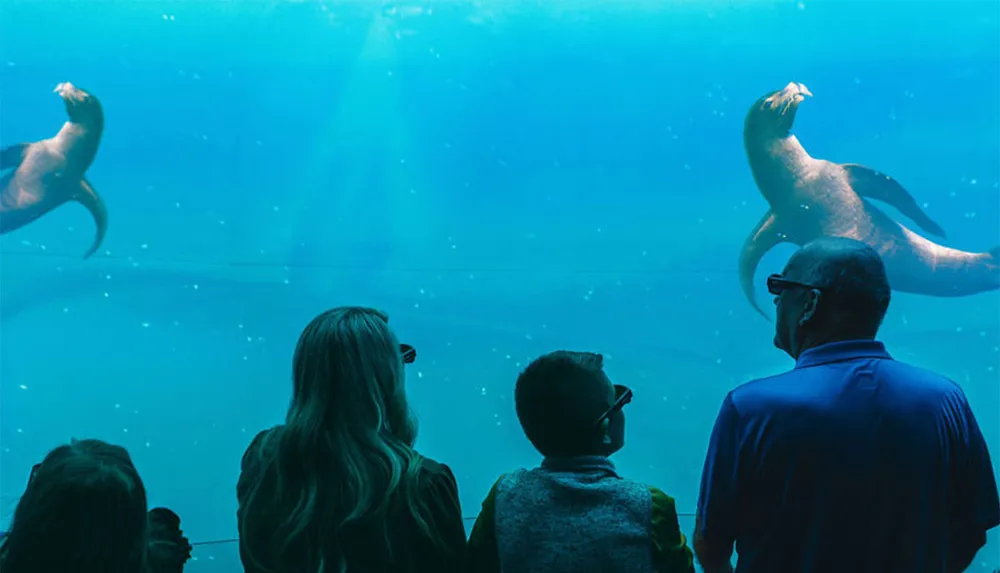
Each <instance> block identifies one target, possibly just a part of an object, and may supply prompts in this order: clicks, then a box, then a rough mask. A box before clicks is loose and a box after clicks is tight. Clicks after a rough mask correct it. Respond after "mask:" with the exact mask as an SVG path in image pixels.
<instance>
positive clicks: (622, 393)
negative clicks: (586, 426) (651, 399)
mask: <svg viewBox="0 0 1000 573" xmlns="http://www.w3.org/2000/svg"><path fill="white" fill-rule="evenodd" d="M631 401H632V389H631V388H629V387H627V386H620V385H618V384H615V403H614V404H613V405H612V406H611V407H610V408H608V409H607V410H605V411H604V413H603V414H601V417H600V418H598V419H597V420H594V425H595V426H598V425H600V424H601V423H602V422H604V420H607V419H608V418H610V417H611V416H612V415H613V414H614V413H615V412H619V411H621V409H622V408H624V407H625V405H626V404H628V403H629V402H631Z"/></svg>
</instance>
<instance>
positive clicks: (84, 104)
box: [53, 82, 104, 124]
mask: <svg viewBox="0 0 1000 573" xmlns="http://www.w3.org/2000/svg"><path fill="white" fill-rule="evenodd" d="M53 91H54V92H55V93H57V94H59V97H61V98H62V99H63V103H65V104H66V115H68V116H69V120H70V121H72V122H73V123H82V124H95V123H97V124H103V122H104V111H103V110H102V109H101V102H100V100H98V99H97V97H96V96H93V95H91V94H90V93H88V92H87V91H86V90H82V89H80V88H78V87H76V86H74V85H73V84H71V83H69V82H63V83H61V84H59V85H57V86H56V89H55V90H53Z"/></svg>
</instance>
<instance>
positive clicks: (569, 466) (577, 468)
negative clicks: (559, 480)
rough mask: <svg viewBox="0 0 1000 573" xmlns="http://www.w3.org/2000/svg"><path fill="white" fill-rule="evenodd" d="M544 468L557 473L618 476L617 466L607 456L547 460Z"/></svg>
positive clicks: (543, 461) (544, 461)
mask: <svg viewBox="0 0 1000 573" xmlns="http://www.w3.org/2000/svg"><path fill="white" fill-rule="evenodd" d="M542 468H543V469H546V470H549V471H555V472H585V473H592V472H593V473H606V474H609V475H613V476H617V475H618V474H617V472H616V471H615V464H614V463H612V462H611V460H610V459H608V458H607V457H605V456H573V457H569V458H545V459H544V460H542Z"/></svg>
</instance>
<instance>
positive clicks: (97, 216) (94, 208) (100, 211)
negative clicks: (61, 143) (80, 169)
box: [73, 179, 108, 259]
mask: <svg viewBox="0 0 1000 573" xmlns="http://www.w3.org/2000/svg"><path fill="white" fill-rule="evenodd" d="M73 199H75V200H76V201H79V202H80V204H81V205H83V206H84V207H86V208H87V210H88V211H90V215H91V216H92V217H93V218H94V225H95V226H96V227H97V230H96V234H95V236H94V243H93V244H92V245H91V246H90V249H89V250H88V251H87V252H86V253H84V255H83V258H85V259H86V258H90V256H91V255H93V254H94V253H96V252H97V249H99V248H100V247H101V243H102V242H104V235H105V234H107V232H108V209H107V207H105V206H104V200H103V199H101V196H100V195H98V194H97V191H94V188H93V187H92V186H91V185H90V182H89V181H87V180H86V179H84V180H82V181H81V182H80V191H79V193H77V194H76V195H75V196H74V197H73Z"/></svg>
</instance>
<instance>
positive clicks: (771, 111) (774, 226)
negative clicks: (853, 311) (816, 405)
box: [739, 82, 1000, 317]
mask: <svg viewBox="0 0 1000 573" xmlns="http://www.w3.org/2000/svg"><path fill="white" fill-rule="evenodd" d="M811 95H812V94H811V93H810V92H809V90H808V89H807V88H806V86H804V85H802V84H800V83H795V82H792V83H789V84H788V85H787V86H785V88H784V89H781V90H778V91H775V92H772V93H769V94H767V95H765V96H763V97H761V98H760V99H759V100H757V102H756V103H754V104H753V106H752V107H751V108H750V111H749V112H748V113H747V116H746V119H745V120H744V124H743V143H744V146H745V148H746V153H747V159H748V160H749V162H750V170H751V171H752V172H753V178H754V181H755V182H756V183H757V187H758V189H760V192H761V194H762V195H763V196H764V199H766V200H767V202H768V204H769V205H770V206H771V208H770V209H769V210H768V211H767V213H765V214H764V216H763V217H762V218H761V220H760V221H759V222H758V223H757V226H756V227H755V228H754V230H753V231H752V232H751V233H750V236H749V237H747V239H746V242H745V243H744V244H743V249H742V251H741V252H740V262H739V274H740V285H741V286H742V287H743V293H744V294H745V295H746V297H747V299H748V300H749V301H750V304H751V305H753V307H754V309H756V310H757V312H759V313H760V314H761V315H763V316H765V317H766V316H767V315H765V314H764V311H763V310H762V309H761V307H760V306H759V305H758V303H757V299H756V297H755V294H754V283H753V280H754V273H755V272H756V270H757V265H758V264H759V263H760V260H761V258H763V256H764V254H765V253H766V252H767V251H769V250H770V249H771V248H773V247H774V246H775V245H778V244H779V243H792V244H795V245H798V246H802V245H803V244H805V243H808V242H809V241H811V240H813V239H815V238H817V237H820V236H838V237H849V238H853V239H857V240H861V241H864V242H866V243H868V244H869V245H871V246H872V247H874V248H875V249H876V250H877V251H878V252H879V253H880V254H881V255H882V257H883V259H884V260H885V266H886V270H887V272H888V274H889V283H890V285H891V287H892V288H893V290H897V291H901V292H909V293H916V294H925V295H930V296H936V297H958V296H966V295H971V294H975V293H979V292H984V291H990V290H997V289H1000V266H998V261H1000V247H996V248H994V249H993V250H991V251H989V252H988V253H968V252H965V251H959V250H957V249H952V248H948V247H944V246H941V245H938V244H936V243H933V242H931V241H929V240H927V239H925V238H923V237H921V236H920V235H917V234H916V233H914V232H913V231H911V230H909V229H907V228H906V227H904V226H903V225H901V224H900V223H898V222H896V221H894V220H893V219H892V218H891V217H889V216H888V215H887V214H885V213H884V212H882V211H881V210H880V209H879V208H878V207H876V206H875V205H873V204H872V203H871V202H870V200H871V199H877V200H879V201H883V202H885V203H887V204H889V205H891V206H893V207H895V208H896V209H898V210H899V212H900V213H902V214H903V215H905V216H906V217H907V218H909V219H911V220H912V221H913V222H914V223H916V224H917V225H918V226H919V227H920V228H921V229H923V230H924V231H926V232H927V233H930V234H932V235H937V236H939V237H944V231H943V230H942V229H941V227H940V226H938V225H937V223H935V222H934V221H932V220H931V218H930V217H928V216H927V214H926V213H924V211H923V210H922V209H921V208H920V206H919V205H917V202H916V201H914V199H913V197H912V196H910V194H909V193H908V192H907V191H906V189H904V188H903V187H902V185H900V184H899V183H897V182H896V180H894V179H892V178H891V177H889V176H888V175H884V174H882V173H879V172H877V171H873V170H871V169H869V168H867V167H864V166H861V165H856V164H839V163H833V162H831V161H826V160H823V159H815V158H813V157H811V156H810V155H809V154H808V153H807V152H806V150H805V149H804V148H803V147H802V144H801V143H799V140H798V138H796V137H795V136H794V135H792V134H791V133H790V130H791V128H792V124H793V123H794V122H795V112H796V111H797V110H798V108H799V104H800V103H802V102H803V101H804V100H805V98H806V96H811Z"/></svg>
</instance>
